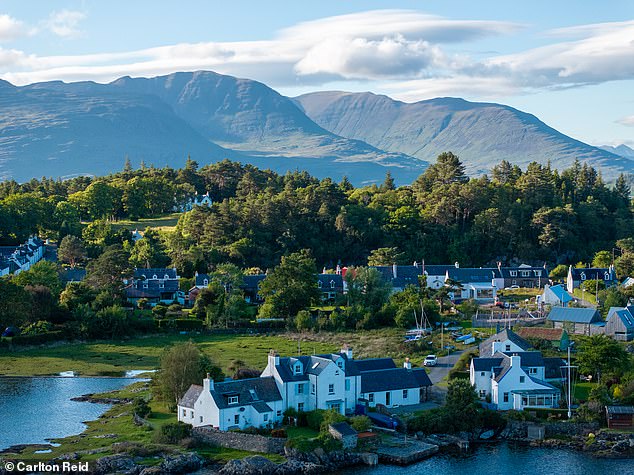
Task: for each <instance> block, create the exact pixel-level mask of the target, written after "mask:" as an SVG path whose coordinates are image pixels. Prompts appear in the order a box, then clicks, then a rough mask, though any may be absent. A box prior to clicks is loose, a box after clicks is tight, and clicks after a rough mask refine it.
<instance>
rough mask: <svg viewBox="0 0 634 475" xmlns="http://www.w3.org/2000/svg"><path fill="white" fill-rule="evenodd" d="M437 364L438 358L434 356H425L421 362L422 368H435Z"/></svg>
mask: <svg viewBox="0 0 634 475" xmlns="http://www.w3.org/2000/svg"><path fill="white" fill-rule="evenodd" d="M437 363H438V357H437V356H436V355H427V356H426V357H425V361H423V366H436V364H437Z"/></svg>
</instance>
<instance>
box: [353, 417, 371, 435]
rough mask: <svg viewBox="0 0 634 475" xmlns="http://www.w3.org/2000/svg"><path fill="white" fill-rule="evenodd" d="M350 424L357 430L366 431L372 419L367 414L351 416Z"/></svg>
mask: <svg viewBox="0 0 634 475" xmlns="http://www.w3.org/2000/svg"><path fill="white" fill-rule="evenodd" d="M350 425H351V426H352V428H353V429H354V430H356V431H357V432H366V431H368V430H370V427H372V421H371V420H370V418H369V417H368V416H352V417H351V418H350Z"/></svg>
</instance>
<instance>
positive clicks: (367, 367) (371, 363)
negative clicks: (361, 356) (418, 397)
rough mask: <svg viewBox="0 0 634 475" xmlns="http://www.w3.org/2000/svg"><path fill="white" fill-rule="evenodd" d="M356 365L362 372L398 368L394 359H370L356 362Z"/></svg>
mask: <svg viewBox="0 0 634 475" xmlns="http://www.w3.org/2000/svg"><path fill="white" fill-rule="evenodd" d="M355 363H356V366H357V369H358V370H359V371H360V372H364V371H377V370H380V369H390V368H396V364H395V363H394V360H393V359H392V358H368V359H365V360H355Z"/></svg>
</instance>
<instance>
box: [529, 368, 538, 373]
mask: <svg viewBox="0 0 634 475" xmlns="http://www.w3.org/2000/svg"><path fill="white" fill-rule="evenodd" d="M528 373H529V374H537V368H529V369H528Z"/></svg>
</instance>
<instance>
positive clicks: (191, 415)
mask: <svg viewBox="0 0 634 475" xmlns="http://www.w3.org/2000/svg"><path fill="white" fill-rule="evenodd" d="M189 417H191V418H192V419H193V418H194V411H192V413H191V414H190V416H189Z"/></svg>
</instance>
